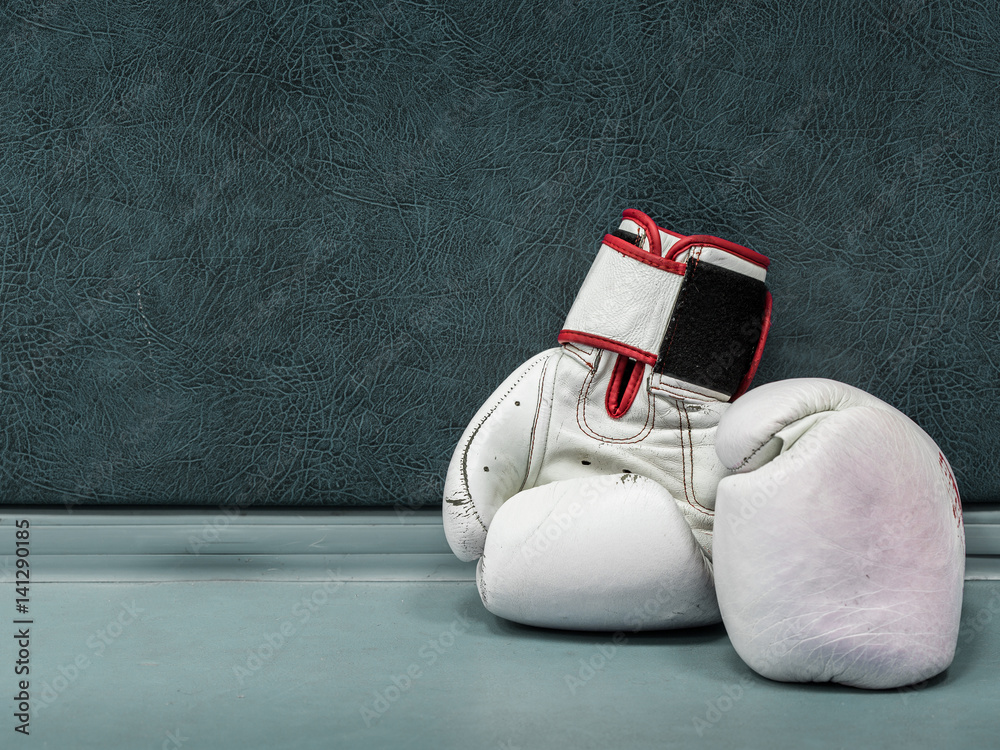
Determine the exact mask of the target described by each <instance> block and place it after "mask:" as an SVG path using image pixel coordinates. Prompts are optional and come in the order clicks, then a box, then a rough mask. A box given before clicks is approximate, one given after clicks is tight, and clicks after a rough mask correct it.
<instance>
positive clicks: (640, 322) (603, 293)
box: [563, 243, 684, 360]
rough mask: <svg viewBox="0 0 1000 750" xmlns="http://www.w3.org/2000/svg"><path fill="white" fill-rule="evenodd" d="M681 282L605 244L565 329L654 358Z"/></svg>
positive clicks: (581, 288)
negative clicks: (605, 340) (596, 337)
mask: <svg viewBox="0 0 1000 750" xmlns="http://www.w3.org/2000/svg"><path fill="white" fill-rule="evenodd" d="M637 252H638V250H637ZM653 257H654V256H650V258H653ZM683 280H684V277H683V276H681V275H679V274H676V273H671V272H670V271H665V270H663V269H660V268H654V267H653V266H650V265H647V264H645V263H642V262H640V261H638V260H636V259H635V258H632V257H631V256H628V255H624V254H622V253H620V252H618V251H617V250H615V249H614V248H612V247H610V246H609V245H606V244H603V243H602V244H601V249H600V250H599V251H598V253H597V258H596V259H595V260H594V264H593V265H592V266H591V267H590V271H589V272H588V273H587V278H586V279H584V282H583V286H582V287H580V291H579V292H578V293H577V295H576V299H575V300H574V302H573V306H572V307H571V308H570V311H569V314H568V315H567V316H566V322H565V324H564V325H563V329H564V330H568V331H579V332H582V333H586V334H590V335H592V336H600V337H602V338H605V339H609V340H611V341H615V342H617V343H619V344H624V345H625V346H627V347H630V348H631V349H635V350H639V351H641V352H645V353H647V354H650V355H652V357H653V359H654V360H655V358H656V355H657V354H658V353H659V351H660V344H661V343H662V342H663V336H664V334H665V333H666V330H667V325H668V324H669V323H670V317H671V315H673V311H674V304H675V303H676V302H677V295H678V293H679V292H680V288H681V283H682V282H683ZM637 302H638V303H639V304H636V303H637Z"/></svg>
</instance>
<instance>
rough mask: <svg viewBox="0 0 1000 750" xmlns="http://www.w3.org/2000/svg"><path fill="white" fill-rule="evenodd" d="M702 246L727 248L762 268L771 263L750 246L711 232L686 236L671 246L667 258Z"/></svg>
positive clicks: (728, 251)
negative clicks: (716, 235) (713, 234)
mask: <svg viewBox="0 0 1000 750" xmlns="http://www.w3.org/2000/svg"><path fill="white" fill-rule="evenodd" d="M702 246H705V247H715V248H718V249H719V250H725V251H726V252H727V253H732V254H733V255H735V256H737V257H739V258H743V260H746V261H749V262H750V263H753V264H754V265H755V266H760V267H761V268H767V267H768V266H770V265H771V261H770V259H769V258H767V257H765V256H763V255H761V254H760V253H758V252H754V251H753V250H751V249H750V248H749V247H743V245H737V244H736V243H735V242H730V241H729V240H724V239H721V238H719V237H713V236H712V235H710V234H692V235H691V236H690V237H685V238H684V239H682V240H681V241H680V242H678V243H677V244H676V245H674V246H673V247H672V248H670V252H669V253H667V258H669V259H670V260H675V259H676V258H677V256H678V255H680V254H681V253H683V252H684V251H685V250H688V249H689V248H691V247H702Z"/></svg>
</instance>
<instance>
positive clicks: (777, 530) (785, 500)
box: [443, 209, 965, 688]
mask: <svg viewBox="0 0 1000 750" xmlns="http://www.w3.org/2000/svg"><path fill="white" fill-rule="evenodd" d="M768 264H769V261H768V259H767V258H765V257H764V256H762V255H760V254H758V253H756V252H754V251H752V250H750V249H748V248H745V247H741V246H739V245H736V244H734V243H731V242H727V241H725V240H722V239H719V238H716V237H709V236H705V235H697V236H682V235H679V234H675V233H673V232H670V231H668V230H665V229H662V228H660V227H658V226H657V225H656V224H655V223H654V222H653V221H652V219H650V218H649V217H648V216H646V215H645V214H643V213H641V212H639V211H636V210H632V209H629V210H626V211H625V212H624V213H623V216H622V221H621V224H620V225H619V227H618V229H617V230H616V231H614V232H612V233H611V234H608V235H606V236H605V237H604V239H603V241H602V243H601V246H600V249H599V251H598V254H597V258H596V260H595V261H594V264H593V266H592V267H591V270H590V272H589V273H588V275H587V277H586V279H585V281H584V283H583V286H582V288H581V290H580V292H579V294H578V295H577V298H576V301H575V302H574V303H573V306H572V308H571V309H570V311H569V314H568V316H567V319H566V323H565V326H564V327H563V330H562V331H560V333H559V337H558V341H559V344H560V346H559V347H557V348H554V349H550V350H548V351H544V352H542V353H541V354H539V355H537V356H535V357H533V358H532V359H530V360H528V361H527V362H525V363H524V364H523V365H522V366H521V367H520V368H519V369H518V370H517V371H516V372H514V373H513V374H512V375H510V377H508V378H507V379H506V380H505V381H504V382H503V383H502V384H501V385H500V386H499V388H497V390H496V391H495V392H494V393H493V395H492V396H491V397H490V398H489V399H488V401H487V402H486V403H485V404H484V405H483V406H482V408H481V409H480V410H479V412H478V413H477V414H476V415H475V417H474V418H473V420H472V422H471V423H470V424H469V426H468V428H467V429H466V430H465V433H464V434H463V435H462V437H461V440H460V442H459V444H458V447H457V449H456V451H455V453H454V456H453V458H452V461H451V464H450V466H449V469H448V475H447V479H446V482H445V491H444V505H443V508H444V527H445V532H446V536H447V539H448V542H449V544H450V546H451V548H452V549H453V550H454V552H455V553H456V554H457V555H458V557H460V558H461V559H463V560H478V566H477V569H476V580H477V584H478V588H479V593H480V596H481V598H482V600H483V604H484V605H485V607H486V608H487V609H488V610H489V611H491V612H493V613H494V614H496V615H498V616H500V617H503V618H506V619H510V620H513V621H516V622H519V623H524V624H529V625H536V626H543V627H550V628H565V629H577V630H607V631H618V630H625V631H637V630H643V629H664V628H681V627H692V626H699V625H709V624H713V623H718V622H720V621H722V622H724V623H725V627H726V630H727V632H728V634H729V636H730V639H731V640H732V643H733V646H734V647H735V649H736V651H737V652H738V653H739V655H740V656H741V657H742V658H743V660H744V661H745V662H746V663H747V664H748V665H749V666H750V667H751V668H752V669H754V670H755V671H756V672H758V673H759V674H761V675H763V676H765V677H769V678H771V679H775V680H783V681H791V682H830V681H832V682H839V683H843V684H846V685H852V686H856V687H864V688H891V687H899V686H903V685H907V684H912V683H915V682H919V681H921V680H924V679H927V678H929V677H932V676H934V675H936V674H938V673H940V672H941V671H943V670H944V669H945V668H947V666H948V665H949V664H950V663H951V661H952V659H953V657H954V653H955V647H956V642H957V637H958V627H959V615H960V612H961V604H962V587H963V580H964V570H965V537H964V531H963V527H962V514H961V505H960V500H959V495H958V489H957V486H956V484H955V480H954V478H953V475H952V472H951V468H950V466H949V465H948V462H947V460H946V459H945V457H944V455H943V454H942V453H941V451H940V450H939V448H938V447H937V445H935V443H934V441H933V440H932V439H931V438H930V437H929V436H928V435H927V434H926V433H925V432H924V431H923V430H922V429H921V428H920V427H918V426H917V425H916V424H915V423H914V422H913V421H911V420H910V419H909V418H908V417H906V416H905V415H904V414H902V413H901V412H899V411H897V410H896V409H894V408H893V407H891V406H889V405H888V404H886V403H884V402H882V401H880V400H879V399H877V398H875V397H874V396H871V395H869V394H867V393H865V392H864V391H861V390H858V389H857V388H853V387H851V386H848V385H845V384H842V383H838V382H835V381H832V380H823V379H796V380H786V381H779V382H773V383H769V384H767V385H764V386H761V387H758V388H755V389H753V390H750V391H747V388H748V386H749V384H750V381H751V379H752V378H753V374H754V371H755V370H756V367H757V363H758V362H759V360H760V356H761V353H762V350H763V347H764V342H765V339H766V337H767V331H768V327H769V322H770V303H771V298H770V293H769V292H768V291H767V288H766V285H765V276H766V272H767V267H768ZM744 392H745V393H744Z"/></svg>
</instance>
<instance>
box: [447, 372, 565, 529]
mask: <svg viewBox="0 0 1000 750" xmlns="http://www.w3.org/2000/svg"><path fill="white" fill-rule="evenodd" d="M539 364H541V365H542V377H541V380H542V382H543V383H544V381H545V370H546V368H547V367H548V357H546V358H545V359H541V360H539V361H538V362H536V363H535V364H533V365H532V366H531V367H529V368H528V369H527V370H525V371H524V373H523V374H522V375H521V377H519V378H518V379H517V380H516V381H514V383H513V384H512V385H511V387H510V388H508V389H507V392H506V393H505V394H503V395H502V396H501V397H500V398H499V399H497V402H496V404H494V405H493V408H492V409H490V410H489V411H488V412H487V413H486V414H485V415H484V416H483V418H482V419H481V420H480V421H479V424H477V425H476V428H475V429H474V430H473V431H472V432H471V433H470V434H469V438H468V440H466V441H465V446H464V447H463V448H462V489H463V490H464V494H465V498H464V500H462V501H458V502H456V501H455V500H454V499H448V500H447V501H446V502H448V503H449V504H450V505H453V506H462V505H466V506H468V509H469V510H470V511H471V512H472V515H473V516H474V517H475V519H476V521H478V522H479V525H480V526H482V527H483V531H487V532H488V531H489V529H488V528H487V526H486V524H485V523H484V522H483V519H482V516H480V515H479V508H477V507H476V500H475V498H473V497H472V491H471V490H470V489H469V449H470V448H471V447H472V442H473V441H474V440H475V439H476V435H478V434H479V430H480V429H482V427H483V425H484V424H486V422H487V420H489V418H490V417H492V416H493V413H494V412H495V411H496V410H497V409H499V408H500V405H501V404H502V403H503V402H504V400H505V399H506V398H507V397H508V396H509V395H510V394H511V393H512V392H513V390H514V389H515V388H517V386H519V385H520V384H521V382H522V381H523V380H524V379H525V378H526V377H528V374H529V373H530V372H531V371H532V370H534V369H535V368H536V367H537V366H538V365H539ZM540 408H541V400H540V399H539V400H538V406H537V407H536V412H535V422H537V420H538V412H537V409H540ZM535 422H533V423H532V435H531V440H532V446H531V448H529V454H528V455H529V461H528V466H527V468H526V469H525V479H524V481H527V478H528V472H529V471H530V467H531V462H530V455H531V451H533V450H534V439H535V435H534V432H535V430H534V426H535ZM521 486H522V487H523V486H524V484H523V482H522V485H521Z"/></svg>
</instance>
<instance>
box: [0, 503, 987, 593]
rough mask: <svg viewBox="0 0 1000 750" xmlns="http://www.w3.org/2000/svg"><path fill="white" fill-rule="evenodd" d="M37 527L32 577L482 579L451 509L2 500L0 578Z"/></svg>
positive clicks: (982, 526)
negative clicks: (43, 504) (22, 503)
mask: <svg viewBox="0 0 1000 750" xmlns="http://www.w3.org/2000/svg"><path fill="white" fill-rule="evenodd" d="M22 519H26V520H27V521H28V523H29V529H30V550H31V552H30V561H31V580H32V582H33V583H56V582H74V581H76V582H84V581H88V582H124V581H129V582H144V581H148V582H159V581H317V580H339V581H472V580H475V565H474V564H473V563H463V562H460V561H459V560H458V559H457V558H456V557H455V556H454V555H453V554H452V552H451V550H450V549H449V547H448V543H447V540H446V539H445V536H444V529H443V528H442V525H441V511H440V508H421V509H410V508H405V507H401V506H398V505H397V506H396V507H395V508H363V509H343V508H338V509H306V510H300V509H266V510H265V509H261V510H257V509H226V508H212V509H198V508H184V509H175V508H121V507H112V508H108V507H104V508H89V509H86V510H84V509H81V508H79V506H77V507H76V508H75V509H66V508H39V507H37V506H34V507H12V506H7V507H0V582H3V581H12V580H13V579H14V570H15V562H16V557H15V537H14V532H15V523H16V522H17V521H19V520H22ZM965 528H966V542H967V551H968V555H969V557H968V558H967V561H966V579H967V580H1000V508H996V507H982V508H976V509H974V510H967V511H966V513H965Z"/></svg>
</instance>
